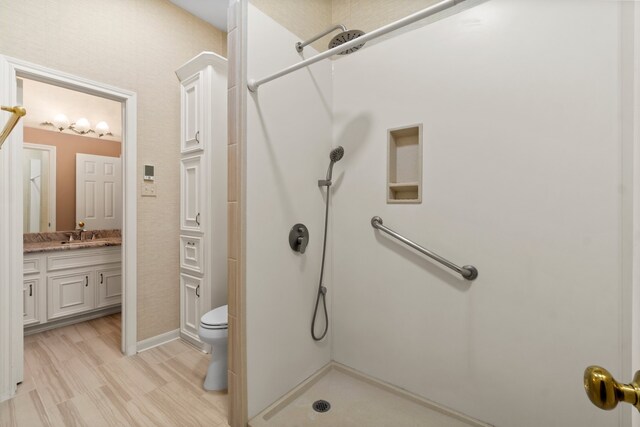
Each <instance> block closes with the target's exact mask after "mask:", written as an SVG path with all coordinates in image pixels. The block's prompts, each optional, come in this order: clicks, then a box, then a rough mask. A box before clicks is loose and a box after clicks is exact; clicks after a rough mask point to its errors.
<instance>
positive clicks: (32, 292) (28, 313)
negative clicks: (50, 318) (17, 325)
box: [22, 277, 40, 326]
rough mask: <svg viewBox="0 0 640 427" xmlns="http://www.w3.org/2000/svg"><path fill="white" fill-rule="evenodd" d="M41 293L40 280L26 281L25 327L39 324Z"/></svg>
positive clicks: (23, 317)
mask: <svg viewBox="0 0 640 427" xmlns="http://www.w3.org/2000/svg"><path fill="white" fill-rule="evenodd" d="M39 291H40V279H39V278H37V277H36V278H32V279H25V280H24V282H23V287H22V294H23V295H22V297H23V298H22V320H23V322H24V326H28V325H32V324H34V323H39V321H40V320H39V318H38V295H39Z"/></svg>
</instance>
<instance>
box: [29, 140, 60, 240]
mask: <svg viewBox="0 0 640 427" xmlns="http://www.w3.org/2000/svg"><path fill="white" fill-rule="evenodd" d="M22 147H23V148H30V149H32V150H38V151H46V152H48V153H49V180H50V181H51V182H53V185H49V224H50V225H49V227H48V228H49V229H48V230H47V231H49V232H50V231H55V229H56V220H57V216H56V190H57V189H56V187H57V182H56V179H57V174H56V168H57V157H56V147H55V146H53V145H44V144H36V143H32V142H23V143H22ZM23 192H24V189H23Z"/></svg>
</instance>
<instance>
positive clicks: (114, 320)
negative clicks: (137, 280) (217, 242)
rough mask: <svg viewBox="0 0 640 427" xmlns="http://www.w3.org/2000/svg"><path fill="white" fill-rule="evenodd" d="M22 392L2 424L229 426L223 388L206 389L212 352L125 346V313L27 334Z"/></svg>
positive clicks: (1, 410)
mask: <svg viewBox="0 0 640 427" xmlns="http://www.w3.org/2000/svg"><path fill="white" fill-rule="evenodd" d="M24 343H25V344H24V347H25V348H24V356H25V363H24V365H25V375H24V377H25V378H24V382H23V383H22V384H21V385H20V386H19V387H18V394H17V395H16V397H14V398H13V399H11V400H8V401H5V402H2V403H0V426H2V427H5V426H7V427H9V426H11V427H13V426H19V427H36V426H88V427H99V426H154V427H155V426H180V427H184V426H227V425H228V424H227V395H226V392H224V393H222V392H206V391H205V390H204V389H203V388H202V382H203V380H204V377H205V375H206V372H207V367H208V363H209V357H210V356H209V355H207V354H204V353H201V352H199V351H198V350H196V349H194V348H193V347H191V346H189V345H188V344H185V343H184V342H182V341H180V340H176V341H172V342H169V343H167V344H164V345H162V346H159V347H155V348H152V349H150V350H147V351H144V352H142V353H140V354H137V355H135V356H132V357H125V356H123V355H122V354H121V353H120V350H119V348H120V314H114V315H111V316H106V317H102V318H99V319H94V320H89V321H87V322H83V323H78V324H75V325H71V326H65V327H63V328H59V329H54V330H50V331H45V332H41V333H38V334H35V335H30V336H27V337H25V340H24Z"/></svg>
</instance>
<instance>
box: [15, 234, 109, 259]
mask: <svg viewBox="0 0 640 427" xmlns="http://www.w3.org/2000/svg"><path fill="white" fill-rule="evenodd" d="M85 233H86V234H87V236H86V239H85V240H84V241H82V240H81V239H80V231H67V232H54V233H28V234H24V237H23V246H24V249H23V251H24V253H25V254H30V253H36V252H50V251H69V250H75V249H87V248H100V247H105V246H120V245H122V237H121V234H120V230H89V231H86V232H85ZM70 234H73V237H74V240H72V241H69V235H70Z"/></svg>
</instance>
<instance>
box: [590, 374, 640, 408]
mask: <svg viewBox="0 0 640 427" xmlns="http://www.w3.org/2000/svg"><path fill="white" fill-rule="evenodd" d="M584 390H585V391H586V392H587V396H588V397H589V400H591V403H593V404H594V405H596V406H597V407H598V408H600V409H604V410H607V411H610V410H611V409H613V408H615V407H616V406H617V405H618V402H626V403H629V404H631V405H633V406H635V407H636V409H638V411H640V371H638V372H636V374H635V375H634V377H633V382H631V384H620V383H619V382H618V381H616V380H615V379H614V378H613V376H612V375H611V373H610V372H609V371H607V370H606V369H604V368H601V367H600V366H589V367H588V368H587V369H585V371H584Z"/></svg>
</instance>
